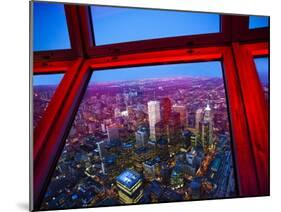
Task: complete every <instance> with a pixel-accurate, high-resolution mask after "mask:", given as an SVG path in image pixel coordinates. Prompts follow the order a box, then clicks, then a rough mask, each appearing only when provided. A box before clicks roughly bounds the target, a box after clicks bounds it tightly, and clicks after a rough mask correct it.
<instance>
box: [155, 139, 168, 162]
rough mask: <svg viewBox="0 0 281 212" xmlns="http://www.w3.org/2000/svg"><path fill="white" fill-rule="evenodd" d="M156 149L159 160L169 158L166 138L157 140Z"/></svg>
mask: <svg viewBox="0 0 281 212" xmlns="http://www.w3.org/2000/svg"><path fill="white" fill-rule="evenodd" d="M157 151H158V155H159V156H160V159H161V160H166V159H168V158H169V149H168V141H167V140H166V139H160V140H159V141H158V142H157Z"/></svg>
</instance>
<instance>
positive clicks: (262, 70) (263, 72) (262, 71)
mask: <svg viewBox="0 0 281 212" xmlns="http://www.w3.org/2000/svg"><path fill="white" fill-rule="evenodd" d="M254 61H255V65H256V69H257V72H258V75H259V78H260V81H261V84H262V86H263V90H264V94H265V96H266V98H268V87H269V82H268V80H269V75H268V69H269V65H268V57H262V58H255V59H254Z"/></svg>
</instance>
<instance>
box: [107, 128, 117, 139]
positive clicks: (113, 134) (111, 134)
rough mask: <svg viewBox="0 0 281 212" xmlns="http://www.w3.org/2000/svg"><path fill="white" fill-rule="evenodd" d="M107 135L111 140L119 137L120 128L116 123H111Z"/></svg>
mask: <svg viewBox="0 0 281 212" xmlns="http://www.w3.org/2000/svg"><path fill="white" fill-rule="evenodd" d="M107 136H108V140H109V141H113V140H118V139H119V128H118V127H117V126H116V125H110V126H108V127H107Z"/></svg>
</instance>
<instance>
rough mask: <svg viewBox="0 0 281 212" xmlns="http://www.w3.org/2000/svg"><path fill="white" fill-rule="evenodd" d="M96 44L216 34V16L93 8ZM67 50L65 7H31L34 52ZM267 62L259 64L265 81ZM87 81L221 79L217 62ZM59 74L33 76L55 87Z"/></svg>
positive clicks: (127, 71)
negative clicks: (32, 9) (195, 77)
mask: <svg viewBox="0 0 281 212" xmlns="http://www.w3.org/2000/svg"><path fill="white" fill-rule="evenodd" d="M91 12H92V18H93V22H94V32H95V39H96V43H97V44H98V45H102V44H109V43H118V42H127V41H134V40H145V39H152V38H160V37H171V36H179V35H191V34H200V33H212V32H218V31H219V30H220V21H219V19H220V17H219V15H217V14H208V13H193V12H179V11H165V10H146V9H132V8H130V9H128V8H115V7H102V6H94V7H91ZM266 23H268V18H266V17H251V21H250V24H252V26H255V27H257V26H263V25H265V24H266ZM66 48H70V41H69V35H68V29H67V24H66V17H65V12H64V6H63V4H60V3H42V2H35V3H34V50H35V51H41V50H53V49H66ZM265 63H266V62H265V61H262V62H258V64H259V65H258V66H261V67H262V70H263V71H262V73H263V74H262V76H263V77H262V79H264V78H265V77H264V74H265V72H267V71H266V69H265V67H266V66H265ZM93 76H94V77H92V80H91V82H93V80H94V82H106V81H123V80H137V79H151V78H161V77H163V78H168V77H180V76H193V77H194V76H205V77H221V76H222V70H221V65H220V62H205V63H194V64H176V65H162V66H148V67H135V68H123V69H115V70H107V71H99V72H95V73H94V75H93ZM61 78H62V75H53V74H52V75H44V76H35V77H34V85H46V84H58V83H59V82H60V80H61Z"/></svg>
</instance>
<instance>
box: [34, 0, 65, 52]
mask: <svg viewBox="0 0 281 212" xmlns="http://www.w3.org/2000/svg"><path fill="white" fill-rule="evenodd" d="M33 5H34V16H33V21H34V22H33V24H34V26H33V30H34V31H33V35H34V36H33V39H34V40H33V45H34V46H33V50H34V51H46V50H57V49H70V41H69V34H68V28H67V23H66V17H65V11H64V5H63V4H59V3H49V2H48V3H46V2H34V3H33Z"/></svg>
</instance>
